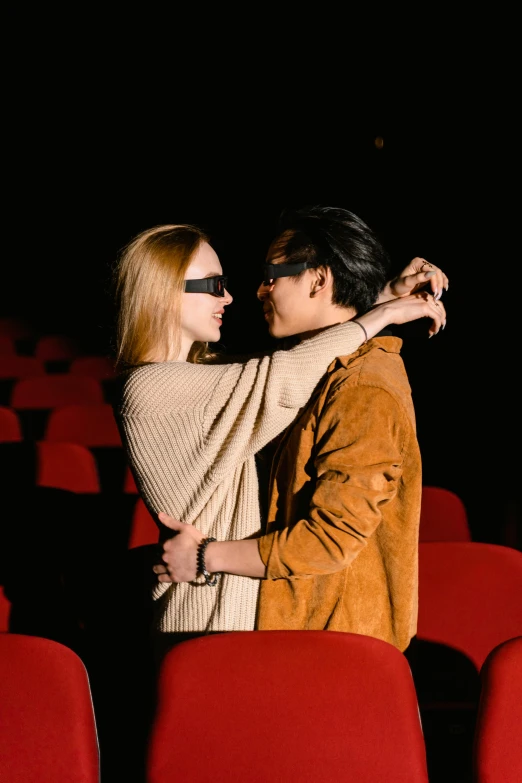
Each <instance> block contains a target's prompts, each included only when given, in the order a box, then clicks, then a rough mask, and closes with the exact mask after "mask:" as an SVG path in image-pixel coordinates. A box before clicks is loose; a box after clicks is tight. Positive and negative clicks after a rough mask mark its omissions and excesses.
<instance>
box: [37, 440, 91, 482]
mask: <svg viewBox="0 0 522 783" xmlns="http://www.w3.org/2000/svg"><path fill="white" fill-rule="evenodd" d="M36 447H37V475H36V483H37V485H38V486H40V487H56V488H57V489H67V490H69V491H70V492H78V493H81V494H89V495H90V494H97V493H98V492H100V491H101V490H100V479H99V476H98V468H97V465H96V460H95V458H94V455H93V454H92V452H91V451H90V450H89V449H88V448H87V446H82V445H81V444H80V443H65V442H57V443H53V442H52V441H45V440H43V441H38V443H37V444H36Z"/></svg>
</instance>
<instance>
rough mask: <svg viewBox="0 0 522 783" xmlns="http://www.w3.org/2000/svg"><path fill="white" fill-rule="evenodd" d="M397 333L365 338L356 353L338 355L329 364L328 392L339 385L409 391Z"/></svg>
mask: <svg viewBox="0 0 522 783" xmlns="http://www.w3.org/2000/svg"><path fill="white" fill-rule="evenodd" d="M401 346H402V340H401V339H400V338H399V337H377V338H373V339H371V340H368V342H367V343H365V344H364V345H362V346H361V347H360V348H359V349H358V350H357V351H356V352H355V353H352V354H349V355H347V356H338V357H337V358H336V359H334V361H333V362H332V363H331V365H330V367H329V368H328V378H327V386H328V394H329V395H330V394H333V393H334V392H337V391H339V390H340V389H341V388H350V387H359V388H360V387H364V386H373V387H375V386H384V387H395V386H397V385H398V386H400V387H405V388H406V389H407V390H408V391H409V384H408V379H407V374H406V368H405V365H404V361H403V359H402V356H401V355H400V350H401Z"/></svg>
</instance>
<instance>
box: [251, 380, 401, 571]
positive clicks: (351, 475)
mask: <svg viewBox="0 0 522 783" xmlns="http://www.w3.org/2000/svg"><path fill="white" fill-rule="evenodd" d="M405 426H406V424H405V413H404V411H403V410H402V409H401V407H400V406H399V404H398V403H397V401H396V400H395V398H394V397H393V396H392V395H391V394H390V393H389V392H388V391H385V390H383V389H380V388H376V387H353V386H350V387H342V388H341V389H340V390H338V391H337V393H336V395H335V397H334V398H333V399H332V400H331V401H330V403H329V404H328V406H327V407H326V408H325V409H324V410H323V413H322V415H321V417H320V421H319V424H318V429H317V432H316V439H315V443H316V453H315V455H314V465H315V476H316V483H315V489H314V491H313V495H312V498H311V502H310V504H309V511H308V516H307V517H306V518H303V519H298V520H297V521H296V522H295V524H293V525H291V526H289V527H287V528H284V529H282V530H276V531H274V532H272V533H268V534H267V535H265V536H263V537H262V538H260V539H259V553H260V556H261V559H262V560H263V562H264V563H265V565H266V567H267V575H266V576H267V578H268V579H293V578H299V577H307V576H315V575H317V574H327V573H333V572H335V571H339V570H341V569H343V568H346V567H347V566H348V565H349V564H350V562H351V561H353V560H354V558H356V557H357V555H358V553H359V552H360V551H361V549H362V548H363V547H364V546H365V545H366V542H367V540H368V538H369V537H370V536H371V535H372V534H373V532H374V531H375V529H376V528H377V526H378V525H379V523H380V521H381V518H382V515H381V509H382V507H383V505H384V504H386V503H390V502H391V501H392V500H393V498H394V497H395V495H396V493H397V487H398V482H399V479H400V477H401V472H402V463H403V447H404V442H405Z"/></svg>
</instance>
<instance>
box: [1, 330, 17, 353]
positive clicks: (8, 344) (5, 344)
mask: <svg viewBox="0 0 522 783" xmlns="http://www.w3.org/2000/svg"><path fill="white" fill-rule="evenodd" d="M14 354H16V345H15V341H14V340H13V338H12V337H5V336H4V335H1V334H0V356H5V355H8V356H9V355H14Z"/></svg>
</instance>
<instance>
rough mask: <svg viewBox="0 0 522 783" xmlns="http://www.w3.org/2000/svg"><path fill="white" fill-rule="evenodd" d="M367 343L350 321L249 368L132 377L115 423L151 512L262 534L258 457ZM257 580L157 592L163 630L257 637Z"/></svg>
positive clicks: (181, 365)
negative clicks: (342, 360)
mask: <svg viewBox="0 0 522 783" xmlns="http://www.w3.org/2000/svg"><path fill="white" fill-rule="evenodd" d="M363 342H364V335H363V331H362V329H361V328H360V327H359V326H358V325H357V324H356V323H351V322H347V323H345V324H339V325H337V326H333V327H330V328H328V329H326V330H324V331H323V332H321V333H320V334H318V335H316V336H314V337H312V338H309V339H307V340H304V341H303V342H301V343H300V344H299V345H297V346H295V347H293V348H291V349H289V350H286V351H282V350H278V351H274V352H273V353H271V354H269V355H266V356H263V357H261V358H253V359H250V360H248V361H245V362H237V363H228V364H218V365H210V364H209V365H202V364H190V363H187V362H162V363H156V364H148V365H144V366H141V367H139V368H135V369H133V370H131V371H130V372H129V373H128V374H127V376H126V377H125V378H123V379H122V380H123V383H122V393H121V398H120V400H119V401H118V403H117V404H116V405H115V415H116V417H117V419H118V421H119V424H120V428H121V432H122V438H123V442H124V445H125V447H126V450H127V456H128V460H129V464H130V466H131V468H132V471H133V474H134V477H135V480H136V484H137V486H138V490H139V492H140V494H141V496H142V498H143V500H144V501H145V503H146V505H147V507H148V509H149V511H150V512H151V513H152V514H153V515H154V516H156V515H157V514H158V513H159V512H160V511H164V512H165V513H167V514H169V515H170V516H172V517H175V518H176V519H178V520H180V521H181V522H186V523H190V524H194V525H196V527H198V528H199V530H201V532H202V533H203V534H204V535H205V536H214V537H215V538H217V539H218V540H221V541H224V540H231V539H242V538H247V537H250V536H256V535H259V534H260V533H261V532H262V531H261V512H260V499H259V483H258V477H257V472H256V465H255V454H256V452H257V451H259V450H260V449H261V448H263V446H265V445H266V444H267V443H269V442H270V441H271V440H272V439H273V438H275V437H276V435H279V434H280V433H281V432H282V431H283V430H284V429H285V428H286V427H287V426H288V425H289V424H290V423H291V422H292V421H293V420H294V419H295V417H296V415H297V413H298V411H299V409H300V408H301V407H302V406H303V405H305V404H306V402H307V401H308V399H309V398H310V396H311V394H312V392H313V390H314V388H315V386H316V385H317V383H318V381H319V380H320V378H321V376H322V375H323V374H324V373H325V372H326V370H327V368H328V365H329V364H330V362H331V361H333V359H334V358H335V357H336V356H339V355H346V354H349V353H352V352H353V351H355V350H356V349H357V348H358V347H359V346H360V345H361V344H362V343H363ZM259 581H260V580H258V579H253V578H250V577H241V576H235V575H230V574H223V575H222V577H221V578H220V580H219V583H218V586H217V587H210V586H208V585H205V584H204V583H202V580H200V579H199V578H198V579H197V580H196V582H191V583H180V584H173V583H158V584H157V586H156V587H155V588H154V591H153V598H154V599H155V600H156V608H157V628H158V629H159V630H160V631H164V632H186V631H247V630H252V629H253V628H254V624H255V618H256V608H257V598H258V592H259Z"/></svg>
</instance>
